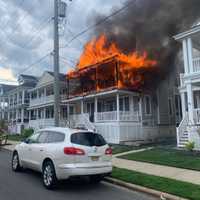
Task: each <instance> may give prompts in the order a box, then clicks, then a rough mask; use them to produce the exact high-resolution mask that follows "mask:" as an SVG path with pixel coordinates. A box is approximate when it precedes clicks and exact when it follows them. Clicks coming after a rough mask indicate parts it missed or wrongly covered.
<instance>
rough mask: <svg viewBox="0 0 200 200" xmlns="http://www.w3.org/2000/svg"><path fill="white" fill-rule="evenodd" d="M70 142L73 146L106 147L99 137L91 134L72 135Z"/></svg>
mask: <svg viewBox="0 0 200 200" xmlns="http://www.w3.org/2000/svg"><path fill="white" fill-rule="evenodd" d="M71 142H72V143H73V144H79V145H84V146H90V147H92V146H97V147H100V146H104V145H106V141H105V140H104V138H103V137H102V136H101V135H99V134H96V133H92V132H78V133H74V134H72V135H71Z"/></svg>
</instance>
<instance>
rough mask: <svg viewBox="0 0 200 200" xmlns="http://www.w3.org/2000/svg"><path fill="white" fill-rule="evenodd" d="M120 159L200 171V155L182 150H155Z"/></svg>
mask: <svg viewBox="0 0 200 200" xmlns="http://www.w3.org/2000/svg"><path fill="white" fill-rule="evenodd" d="M120 158H123V159H128V160H136V161H142V162H149V163H154V164H160V165H167V166H173V167H179V168H185V169H192V170H198V171H200V154H199V153H198V154H197V153H192V152H187V151H181V150H173V149H164V148H155V149H151V150H146V151H143V152H138V153H132V154H128V155H125V156H121V157H120Z"/></svg>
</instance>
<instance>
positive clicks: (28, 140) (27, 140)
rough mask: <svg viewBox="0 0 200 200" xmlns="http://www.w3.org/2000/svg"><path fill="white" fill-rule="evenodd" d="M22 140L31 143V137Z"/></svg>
mask: <svg viewBox="0 0 200 200" xmlns="http://www.w3.org/2000/svg"><path fill="white" fill-rule="evenodd" d="M22 142H24V143H26V144H29V143H30V139H29V138H26V139H23V140H22Z"/></svg>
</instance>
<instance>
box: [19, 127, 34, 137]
mask: <svg viewBox="0 0 200 200" xmlns="http://www.w3.org/2000/svg"><path fill="white" fill-rule="evenodd" d="M33 132H34V130H33V129H32V128H28V129H24V130H23V131H22V138H24V139H25V138H28V137H30V136H31V135H32V134H33Z"/></svg>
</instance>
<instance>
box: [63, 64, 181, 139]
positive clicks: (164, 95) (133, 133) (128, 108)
mask: <svg viewBox="0 0 200 200" xmlns="http://www.w3.org/2000/svg"><path fill="white" fill-rule="evenodd" d="M112 62H113V61H112ZM109 66H110V63H109V62H108V63H102V66H101V64H98V65H97V66H93V67H92V68H91V69H88V68H86V69H80V70H79V71H78V72H77V73H78V74H82V75H81V77H82V78H81V80H76V75H75V76H74V75H72V76H71V77H68V88H69V92H68V99H67V100H65V102H66V103H67V104H68V105H70V108H69V114H70V116H69V122H70V126H71V127H83V126H85V128H88V129H96V130H97V131H98V133H100V134H102V135H103V136H104V137H105V138H106V140H107V141H108V142H110V143H127V142H139V143H143V142H150V141H156V140H163V139H166V138H175V132H176V130H175V127H176V123H179V120H180V103H178V105H177V104H175V98H176V97H179V96H178V95H177V94H176V93H175V88H174V80H171V78H173V76H169V77H168V78H167V79H166V80H164V81H162V82H161V83H160V84H159V86H158V88H157V89H152V90H149V91H143V92H139V91H137V90H135V91H134V90H133V89H130V88H129V89H128V88H123V87H122V86H121V85H120V84H119V83H118V79H117V77H120V76H121V74H119V73H120V72H118V71H119V70H116V71H115V72H113V73H110V71H109ZM97 68H98V69H97ZM95 70H96V71H101V70H102V72H103V73H104V75H103V76H102V75H101V77H100V76H99V77H98V78H97V76H98V75H97V74H96V75H95V73H96V72H95ZM106 70H107V71H106ZM93 72H94V73H93ZM92 73H93V74H92ZM83 74H84V75H85V76H86V77H84V75H83ZM116 74H118V75H116ZM115 75H116V77H115ZM88 79H89V80H88ZM178 102H180V101H179V100H178ZM176 105H177V106H176ZM176 113H178V114H177V115H176ZM177 116H178V117H177Z"/></svg>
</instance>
